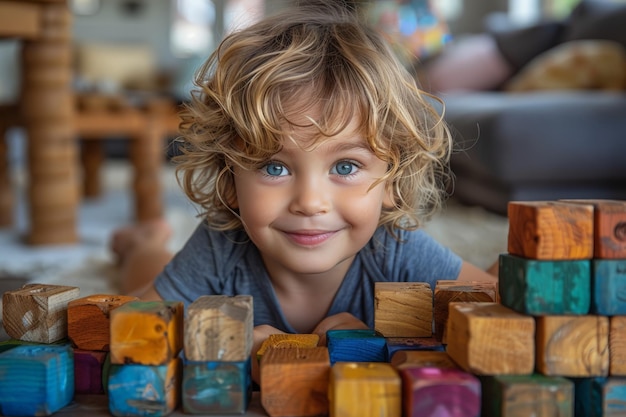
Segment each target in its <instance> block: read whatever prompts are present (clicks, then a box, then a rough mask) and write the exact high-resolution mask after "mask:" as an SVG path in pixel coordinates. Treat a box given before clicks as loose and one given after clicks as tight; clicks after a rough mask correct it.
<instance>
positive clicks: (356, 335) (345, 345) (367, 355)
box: [326, 329, 387, 365]
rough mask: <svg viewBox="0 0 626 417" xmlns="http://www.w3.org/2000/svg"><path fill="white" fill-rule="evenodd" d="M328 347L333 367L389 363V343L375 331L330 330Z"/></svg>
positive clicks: (328, 332) (327, 340) (327, 336)
mask: <svg viewBox="0 0 626 417" xmlns="http://www.w3.org/2000/svg"><path fill="white" fill-rule="evenodd" d="M326 345H327V346H328V354H329V355H330V363H331V365H334V364H335V363H336V362H387V342H386V340H385V338H384V337H382V336H380V335H379V334H378V333H376V331H374V330H370V329H356V330H343V329H337V330H329V331H327V332H326Z"/></svg>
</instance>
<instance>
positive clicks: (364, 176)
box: [235, 118, 392, 274]
mask: <svg viewBox="0 0 626 417" xmlns="http://www.w3.org/2000/svg"><path fill="white" fill-rule="evenodd" d="M358 123H359V120H358V118H355V119H354V120H353V121H352V122H351V123H350V124H349V125H348V126H347V127H346V129H344V130H343V131H342V132H340V133H339V134H338V135H336V136H334V137H332V138H330V139H329V140H327V141H325V142H324V143H323V144H321V145H319V146H318V147H314V148H313V149H309V150H305V149H302V147H306V145H307V144H308V141H307V139H308V138H311V137H312V136H313V135H314V134H315V133H316V132H317V130H316V129H315V128H295V130H294V134H293V136H292V137H293V139H294V140H295V142H296V143H294V142H293V141H291V140H289V139H287V140H285V141H284V142H283V145H284V146H283V149H282V150H281V151H280V152H279V153H277V154H275V155H274V156H273V157H272V158H271V160H270V161H268V162H267V164H265V166H263V167H262V168H260V169H257V170H254V169H252V170H245V169H243V168H238V167H237V168H235V187H236V191H237V206H238V208H239V214H240V216H241V220H242V222H243V224H244V227H245V229H246V231H247V232H248V234H249V236H250V239H251V240H252V241H253V242H254V244H255V245H256V246H257V247H258V249H259V251H260V252H261V254H262V256H263V260H264V262H265V266H266V267H267V268H268V270H269V271H270V274H275V273H281V272H282V273H291V274H319V273H327V272H332V271H333V270H335V268H340V269H339V270H341V271H344V272H345V271H346V270H347V267H348V266H349V265H350V263H351V261H352V259H353V257H354V255H355V254H356V253H357V252H358V251H359V250H360V249H361V248H362V247H363V246H364V245H365V244H366V243H367V242H368V240H369V239H370V238H371V237H372V234H373V233H374V231H375V230H376V228H377V226H378V221H379V218H380V214H381V210H382V207H383V204H391V201H392V200H391V197H390V194H389V192H388V191H387V190H388V189H389V188H390V187H387V186H386V184H385V182H381V183H379V184H378V185H376V186H375V187H373V188H372V189H370V187H371V186H372V184H373V183H374V182H375V181H376V180H377V179H379V178H381V177H382V176H383V175H384V174H385V172H386V170H387V163H386V162H384V161H382V160H381V159H379V158H378V157H376V156H375V155H374V154H373V153H372V152H371V151H370V150H369V148H368V146H367V143H366V141H365V138H364V137H363V136H362V135H361V134H360V133H357V129H356V128H357V127H358ZM298 145H300V146H298Z"/></svg>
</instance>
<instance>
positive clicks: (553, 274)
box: [498, 254, 591, 316]
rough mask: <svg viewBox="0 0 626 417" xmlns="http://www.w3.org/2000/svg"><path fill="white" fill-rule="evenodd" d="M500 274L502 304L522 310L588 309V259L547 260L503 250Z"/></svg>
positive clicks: (571, 311) (540, 312)
mask: <svg viewBox="0 0 626 417" xmlns="http://www.w3.org/2000/svg"><path fill="white" fill-rule="evenodd" d="M498 275H499V282H500V297H501V302H502V304H503V305H505V306H507V307H509V308H512V309H513V310H515V311H517V312H519V313H523V314H529V315H532V316H540V315H547V314H588V313H589V307H590V304H591V297H590V292H591V264H590V261H589V260H567V261H544V260H535V259H526V258H521V257H519V256H514V255H509V254H502V255H500V258H499V272H498Z"/></svg>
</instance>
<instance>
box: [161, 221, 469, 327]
mask: <svg viewBox="0 0 626 417" xmlns="http://www.w3.org/2000/svg"><path fill="white" fill-rule="evenodd" d="M398 236H399V239H400V240H397V239H396V238H394V237H393V236H392V235H391V234H389V233H388V232H387V231H386V230H385V229H384V228H382V227H381V228H379V229H378V230H377V231H376V233H375V234H374V236H373V237H372V239H371V240H370V241H369V242H368V243H367V245H365V247H364V248H363V249H362V250H361V251H360V252H359V253H358V254H357V255H356V257H355V259H354V262H353V263H352V265H351V266H350V268H349V270H348V273H347V274H346V277H345V279H344V281H343V283H342V284H341V286H340V287H339V291H338V292H337V294H336V296H335V298H334V300H333V303H332V305H331V307H330V311H329V312H328V315H329V316H331V315H334V314H338V313H341V312H348V313H351V314H352V315H354V316H355V317H357V318H359V319H360V320H362V321H363V322H364V323H365V324H367V325H368V326H370V327H371V328H373V327H374V283H375V282H378V281H383V282H385V281H389V282H428V283H430V285H431V288H432V289H434V288H435V283H436V281H437V280H439V279H448V280H450V279H456V278H457V277H458V275H459V272H460V270H461V263H462V261H461V259H460V258H459V257H458V256H457V255H456V254H454V253H453V252H452V251H450V250H449V249H448V248H445V247H443V246H441V245H440V244H439V243H437V242H435V241H434V240H433V239H432V238H431V237H430V236H428V235H427V234H426V233H424V232H423V231H421V230H418V231H412V232H408V231H403V230H399V231H398ZM155 286H156V290H157V292H158V293H159V295H160V296H161V297H162V298H163V299H164V300H175V301H183V302H184V303H185V306H188V305H189V304H190V303H191V302H193V301H194V300H195V299H197V298H198V297H199V296H202V295H229V296H233V295H252V297H253V305H254V325H255V326H258V325H261V324H268V325H270V326H273V327H275V328H277V329H279V330H282V331H285V332H289V333H295V330H294V329H293V328H292V327H291V326H290V325H289V323H288V322H287V320H286V319H285V316H284V315H283V313H282V310H281V308H280V305H279V304H278V299H277V297H276V295H275V293H274V289H273V287H272V283H271V281H270V278H269V276H268V274H267V272H266V270H265V267H264V266H263V261H262V259H261V255H260V253H259V251H258V249H257V248H256V246H255V245H254V244H253V243H252V242H250V240H249V239H248V236H247V234H246V233H245V231H242V230H238V231H231V232H220V231H215V230H211V229H209V228H208V227H207V226H206V225H205V224H204V223H202V224H200V225H199V226H198V227H197V229H196V230H195V231H194V233H193V234H192V236H191V237H190V238H189V240H188V241H187V243H186V244H185V246H184V247H183V248H182V250H181V251H180V252H178V253H177V254H176V256H175V257H174V259H173V260H172V261H171V262H170V263H169V264H168V265H167V266H166V267H165V269H164V270H163V272H162V273H161V274H160V275H159V276H158V277H157V279H156V282H155Z"/></svg>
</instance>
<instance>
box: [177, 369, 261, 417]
mask: <svg viewBox="0 0 626 417" xmlns="http://www.w3.org/2000/svg"><path fill="white" fill-rule="evenodd" d="M250 366H251V363H250V359H248V360H247V361H241V362H239V361H238V362H218V361H209V362H187V363H185V365H184V366H183V382H182V403H183V411H184V412H185V413H187V414H219V415H221V414H243V413H245V412H246V410H247V409H248V404H249V403H250V398H251V396H252V378H251V376H250Z"/></svg>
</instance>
